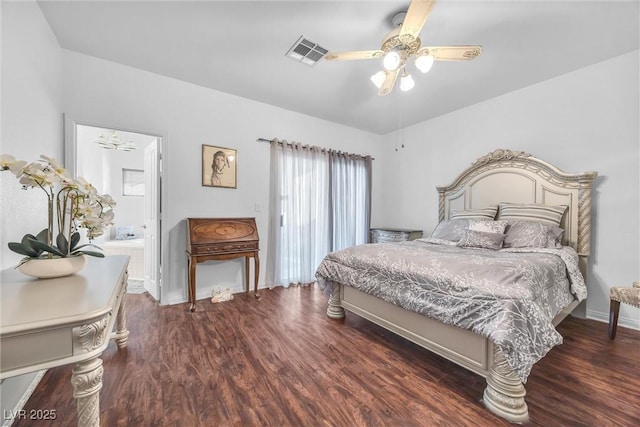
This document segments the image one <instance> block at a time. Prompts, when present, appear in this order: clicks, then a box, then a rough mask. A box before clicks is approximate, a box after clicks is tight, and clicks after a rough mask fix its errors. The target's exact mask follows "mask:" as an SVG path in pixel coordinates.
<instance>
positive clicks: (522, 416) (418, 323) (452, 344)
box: [327, 149, 597, 423]
mask: <svg viewBox="0 0 640 427" xmlns="http://www.w3.org/2000/svg"><path fill="white" fill-rule="evenodd" d="M596 176H597V172H584V173H579V174H568V173H564V172H562V171H561V170H560V169H558V168H556V167H555V166H552V165H550V164H549V163H547V162H545V161H542V160H540V159H537V158H535V157H533V156H531V155H530V154H526V153H524V152H521V151H510V150H505V149H497V150H495V151H493V152H491V153H489V154H487V155H486V156H483V157H481V158H479V159H478V160H476V161H475V162H473V164H472V165H471V166H470V167H469V168H468V169H466V170H465V171H463V172H462V173H461V174H460V175H459V176H458V177H457V178H456V179H455V181H454V182H453V183H452V184H451V185H448V186H442V187H437V190H438V194H439V202H440V203H439V220H440V221H442V220H445V219H448V218H449V214H450V212H451V211H452V210H455V209H470V208H480V207H486V206H488V205H495V204H498V203H500V202H510V203H538V204H545V205H567V206H568V207H569V208H568V210H567V212H566V213H565V215H564V217H563V221H562V224H561V226H562V227H563V228H564V229H565V234H564V242H563V244H565V245H569V246H572V247H573V248H574V249H576V251H577V252H578V255H579V258H580V270H581V271H582V274H583V276H584V277H585V280H586V277H587V276H586V272H587V271H586V270H587V258H588V256H589V247H590V230H591V184H592V181H593V180H594V179H595V177H596ZM577 304H578V303H577V302H574V303H572V304H571V305H570V306H568V307H566V308H565V310H564V311H563V312H562V313H560V314H559V315H558V316H556V318H555V319H554V320H553V324H554V326H555V325H557V324H558V323H560V321H562V319H564V318H565V317H566V316H567V315H569V313H571V311H572V310H573V309H574V308H575V307H576V306H577ZM345 310H347V311H350V312H352V313H355V314H357V315H359V316H362V317H363V318H365V319H367V320H369V321H371V322H374V323H376V324H378V325H380V326H382V327H383V328H385V329H387V330H389V331H392V332H394V333H396V334H398V335H400V336H402V337H404V338H406V339H408V340H409V341H412V342H414V343H416V344H418V345H420V346H422V347H424V348H426V349H428V350H431V351H432V352H434V353H437V354H439V355H440V356H442V357H444V358H446V359H448V360H450V361H452V362H454V363H457V364H458V365H460V366H462V367H464V368H467V369H469V370H471V371H473V372H475V373H477V374H479V375H482V376H483V377H485V378H486V381H487V386H486V388H485V390H484V396H483V402H484V405H485V406H486V407H487V409H489V410H490V411H491V412H493V413H495V414H496V415H498V416H500V417H503V418H505V419H507V420H509V421H511V422H516V423H522V422H526V421H528V419H529V412H528V408H527V404H526V402H525V400H524V396H525V394H526V392H525V388H524V384H522V382H521V381H520V379H519V378H518V377H517V376H516V374H515V373H514V372H513V370H512V369H511V368H510V367H509V365H508V364H507V362H506V360H505V359H504V357H503V356H502V353H501V352H500V351H499V350H498V349H497V347H494V345H493V343H492V342H491V341H490V340H489V339H487V338H485V337H483V336H481V335H478V334H475V333H473V332H471V331H468V330H465V329H461V328H458V327H455V326H451V325H447V324H444V323H441V322H439V321H437V320H434V319H432V318H429V317H426V316H423V315H420V314H418V313H415V312H411V311H407V310H405V309H403V308H401V307H398V306H395V305H393V304H390V303H387V302H385V301H383V300H381V299H379V298H376V297H374V296H371V295H369V294H366V293H364V292H361V291H358V290H355V289H353V288H351V287H349V286H342V285H341V284H339V283H332V292H331V296H330V297H329V304H328V307H327V316H329V317H331V318H334V319H341V318H343V317H344V316H345Z"/></svg>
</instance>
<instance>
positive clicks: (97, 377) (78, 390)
mask: <svg viewBox="0 0 640 427" xmlns="http://www.w3.org/2000/svg"><path fill="white" fill-rule="evenodd" d="M102 373H103V368H102V360H100V359H99V358H98V357H94V358H93V359H89V360H86V361H84V362H79V363H78V364H76V366H75V367H74V368H73V371H72V375H71V384H72V385H73V390H74V391H73V397H75V398H76V402H77V405H78V426H82V427H84V426H88V427H94V426H95V427H99V426H100V389H101V388H102Z"/></svg>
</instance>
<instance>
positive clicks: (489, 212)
mask: <svg viewBox="0 0 640 427" xmlns="http://www.w3.org/2000/svg"><path fill="white" fill-rule="evenodd" d="M497 213H498V205H493V206H488V207H486V208H480V209H463V210H453V211H451V213H450V214H449V219H458V218H472V219H484V220H493V219H494V218H495V217H496V214H497Z"/></svg>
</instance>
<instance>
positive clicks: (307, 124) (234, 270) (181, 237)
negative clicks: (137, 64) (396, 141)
mask: <svg viewBox="0 0 640 427" xmlns="http://www.w3.org/2000/svg"><path fill="white" fill-rule="evenodd" d="M63 56H64V90H65V108H64V109H65V112H66V113H67V114H69V115H70V117H72V118H73V119H75V120H77V121H80V122H82V123H92V124H96V125H100V126H102V125H104V126H105V127H114V128H120V129H128V130H136V131H140V132H149V133H153V134H161V135H162V136H163V137H164V140H165V152H164V153H163V158H164V168H165V170H164V178H163V182H164V185H165V186H166V198H165V202H166V211H165V212H164V214H163V220H164V227H166V231H167V234H166V235H165V236H163V238H164V239H165V243H166V245H167V246H166V248H167V255H168V259H165V279H164V287H163V290H162V302H163V303H177V302H182V301H185V300H186V298H187V292H186V290H187V288H186V277H187V273H186V267H187V262H186V256H185V252H184V251H185V247H186V224H185V218H187V217H244V216H246V217H255V218H256V221H257V225H258V230H259V234H260V248H261V251H260V258H261V262H262V266H263V268H261V272H260V286H264V272H265V268H264V265H265V263H266V260H267V255H268V254H267V247H268V242H267V238H268V227H267V224H268V222H267V219H268V218H267V216H268V212H269V205H268V200H269V199H268V197H269V194H268V192H269V146H268V144H265V143H258V142H256V138H260V137H264V138H272V137H278V138H280V139H287V140H292V139H294V140H297V141H301V142H303V143H305V144H311V145H319V146H323V147H329V148H336V149H341V150H344V151H349V152H355V153H361V154H371V155H373V156H374V157H376V156H377V152H378V150H379V148H380V142H381V140H382V137H381V136H379V135H374V134H370V133H366V132H363V131H360V130H357V129H353V128H349V127H345V126H342V125H337V124H334V123H330V122H326V121H323V120H318V119H315V118H312V117H309V116H305V115H302V114H298V113H295V112H291V111H287V110H283V109H280V108H276V107H273V106H269V105H266V104H261V103H258V102H254V101H250V100H247V99H243V98H239V97H236V96H232V95H229V94H226V93H222V92H218V91H214V90H210V89H206V88H203V87H200V86H196V85H193V84H189V83H185V82H182V81H178V80H174V79H171V78H167V77H163V76H160V75H156V74H152V73H148V72H145V71H142V70H138V69H135V68H131V67H126V66H123V65H119V64H116V63H113V62H109V61H104V60H101V59H97V58H94V57H90V56H86V55H82V54H79V53H75V52H71V51H66V50H65V51H64V54H63ZM202 144H207V145H218V146H223V147H229V148H235V149H237V150H238V182H237V189H228V188H213V187H203V186H202V179H201V173H202V172H201V152H202ZM377 175H378V172H377V168H376V162H374V174H373V176H374V177H376V176H377ZM374 179H375V178H374ZM376 185H377V183H376V182H375V181H374V186H376ZM373 199H374V200H373V210H374V212H375V211H376V210H377V204H378V199H377V198H376V197H375V196H374V198H373ZM256 204H258V205H259V206H260V212H256ZM117 217H118V212H117V209H116V221H117ZM243 265H244V264H243V261H242V260H233V261H221V262H209V263H205V264H199V265H198V268H197V283H198V288H197V295H198V298H205V297H207V296H210V294H211V290H212V289H213V287H214V285H215V287H230V288H231V289H232V290H233V291H240V290H242V289H244V281H243V271H244V268H243Z"/></svg>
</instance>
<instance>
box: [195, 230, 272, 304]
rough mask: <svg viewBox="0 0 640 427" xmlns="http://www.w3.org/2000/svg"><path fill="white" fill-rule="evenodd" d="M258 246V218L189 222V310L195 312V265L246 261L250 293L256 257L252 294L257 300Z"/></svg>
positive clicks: (247, 283) (247, 282)
mask: <svg viewBox="0 0 640 427" xmlns="http://www.w3.org/2000/svg"><path fill="white" fill-rule="evenodd" d="M259 242H260V239H259V238H258V228H257V227H256V219H255V218H187V251H186V252H187V264H188V271H189V302H190V303H191V307H190V308H189V309H190V310H191V311H195V310H196V265H197V264H198V263H199V262H204V261H211V260H229V259H234V258H240V257H245V261H244V262H245V264H244V266H245V280H246V285H247V292H249V258H251V257H253V260H254V281H253V292H254V295H255V297H256V298H258V297H259V295H258V276H259V274H260V259H259V257H258V251H259V250H260V247H259Z"/></svg>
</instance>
